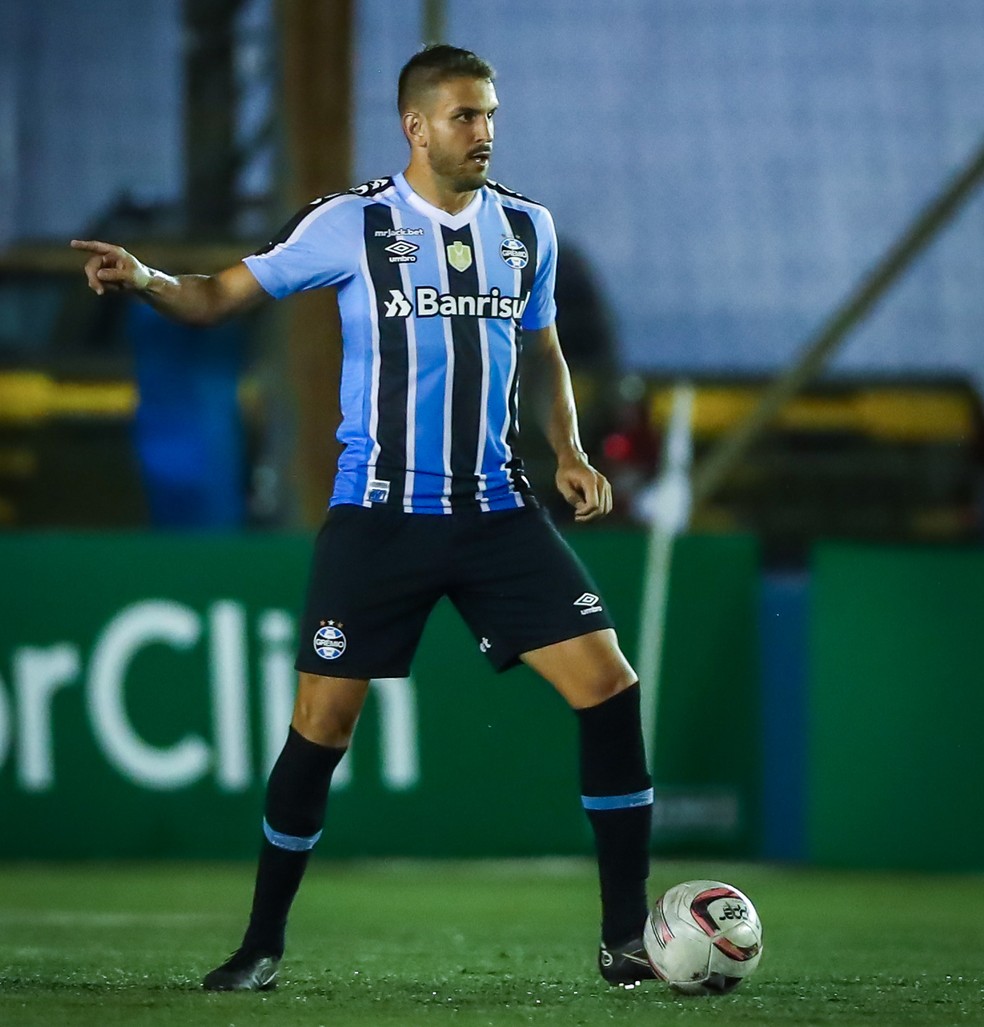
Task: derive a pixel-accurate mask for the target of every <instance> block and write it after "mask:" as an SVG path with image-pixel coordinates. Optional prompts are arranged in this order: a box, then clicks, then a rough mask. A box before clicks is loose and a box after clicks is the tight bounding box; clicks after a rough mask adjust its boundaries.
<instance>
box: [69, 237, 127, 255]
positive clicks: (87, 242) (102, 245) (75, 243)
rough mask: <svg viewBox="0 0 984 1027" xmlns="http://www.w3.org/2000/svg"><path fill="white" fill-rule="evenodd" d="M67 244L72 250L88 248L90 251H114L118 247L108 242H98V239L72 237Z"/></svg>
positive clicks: (103, 252)
mask: <svg viewBox="0 0 984 1027" xmlns="http://www.w3.org/2000/svg"><path fill="white" fill-rule="evenodd" d="M69 245H70V246H71V247H72V249H73V250H89V251H91V252H92V253H102V254H108V253H115V252H116V251H117V250H118V249H119V247H118V246H112V245H111V244H110V243H108V242H100V241H99V240H98V239H73V240H72V241H71V242H70V243H69Z"/></svg>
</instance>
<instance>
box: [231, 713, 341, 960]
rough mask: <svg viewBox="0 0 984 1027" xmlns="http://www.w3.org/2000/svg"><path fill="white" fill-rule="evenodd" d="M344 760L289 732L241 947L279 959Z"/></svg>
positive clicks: (274, 777) (269, 799)
mask: <svg viewBox="0 0 984 1027" xmlns="http://www.w3.org/2000/svg"><path fill="white" fill-rule="evenodd" d="M344 755H345V750H344V749H331V748H328V747H327V746H323V745H318V744H317V743H315V742H310V741H308V739H306V738H305V737H304V736H303V735H301V734H299V733H298V732H297V731H295V730H294V729H293V728H291V729H290V731H289V732H288V734H287V742H286V743H285V745H284V748H283V751H282V752H281V753H280V756H279V757H278V759H277V762H276V763H275V764H274V767H273V770H272V771H270V780H269V781H268V783H267V792H266V808H265V814H266V815H265V817H264V820H263V833H264V839H263V844H262V848H261V850H260V860H259V865H258V867H257V870H256V887H255V889H254V891H253V908H252V911H251V913H250V916H249V926H248V927H247V928H246V934H245V936H244V938H243V948H247V949H250V950H251V951H256V952H262V953H263V954H264V955H271V956H282V955H283V952H284V932H285V930H286V927H287V914H288V913H289V912H290V905H291V902H293V900H294V896H295V895H296V894H297V889H298V886H299V885H300V883H301V878H302V877H303V876H304V871H305V869H306V868H307V863H308V858H309V857H310V855H311V850H312V849H313V848H314V846H315V844H316V843H317V841H318V839H319V838H320V837H321V825H322V824H323V823H324V818H325V807H326V806H327V804H328V786H329V784H330V783H331V775H332V773H333V772H334V770H335V767H337V766H338V763H339V761H340V760H341V758H342V757H343V756H344Z"/></svg>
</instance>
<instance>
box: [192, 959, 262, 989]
mask: <svg viewBox="0 0 984 1027" xmlns="http://www.w3.org/2000/svg"><path fill="white" fill-rule="evenodd" d="M279 962H280V958H279V957H278V956H265V955H263V954H262V953H259V952H252V951H250V950H249V949H237V950H236V951H235V952H233V954H232V955H231V956H230V957H229V958H228V959H227V960H226V961H225V962H224V963H223V964H222V965H221V966H217V967H216V968H215V969H214V970H211V971H210V972H209V973H207V974H206V975H205V978H204V980H203V981H202V987H203V988H204V989H205V990H206V991H271V990H272V989H273V988H275V987H276V986H277V964H278V963H279Z"/></svg>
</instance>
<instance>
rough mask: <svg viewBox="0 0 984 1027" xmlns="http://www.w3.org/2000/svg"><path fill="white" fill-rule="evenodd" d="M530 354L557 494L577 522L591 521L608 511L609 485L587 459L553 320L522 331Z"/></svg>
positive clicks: (610, 488) (610, 489)
mask: <svg viewBox="0 0 984 1027" xmlns="http://www.w3.org/2000/svg"><path fill="white" fill-rule="evenodd" d="M525 336H526V344H527V346H528V347H529V352H530V355H531V356H532V357H533V359H534V360H535V362H536V364H537V365H538V366H537V368H536V374H535V379H536V381H537V383H538V384H539V385H540V387H541V388H542V389H543V390H544V391H545V393H546V395H545V396H544V400H545V402H544V403H543V404H537V407H538V412H539V411H540V410H544V411H545V416H543V420H544V421H545V423H544V424H543V429H544V433H545V434H546V436H547V441H548V442H549V443H550V448H551V449H552V450H553V451H554V453H555V454H556V456H557V474H556V476H555V478H554V481H555V482H556V485H557V489H558V491H559V492H560V494H561V495H562V496H563V497H564V499H566V500H567V502H568V503H570V504H571V506H573V507H574V519H575V520H576V521H578V522H582V523H583V522H587V521H594V520H597V519H599V518H601V517H604V516H605V515H606V514H608V513H610V512H611V509H612V487H611V485H610V484H609V483H608V479H607V478H606V477H605V476H604V475H603V474H600V473H599V472H598V471H596V470H595V469H594V468H593V467H592V466H591V464H590V463H589V462H588V456H587V454H586V453H585V452H584V450H583V449H582V448H581V439H580V436H579V434H578V429H577V409H576V407H575V405H574V390H573V388H572V387H571V374H570V371H569V370H568V368H567V361H566V360H564V354H563V353H562V352H561V349H560V339H559V338H558V336H557V327H556V325H554V324H550V325H547V327H546V328H539V329H536V330H535V331H529V330H528V331H527V332H526V333H525Z"/></svg>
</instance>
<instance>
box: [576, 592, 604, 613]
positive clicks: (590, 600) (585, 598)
mask: <svg viewBox="0 0 984 1027" xmlns="http://www.w3.org/2000/svg"><path fill="white" fill-rule="evenodd" d="M574 605H575V606H583V607H584V609H583V610H581V616H582V617H583V616H584V615H585V614H586V613H601V600H600V599H599V598H598V596H596V595H593V594H592V593H591V592H585V593H584V595H582V596H581V598H580V599H575V600H574Z"/></svg>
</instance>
